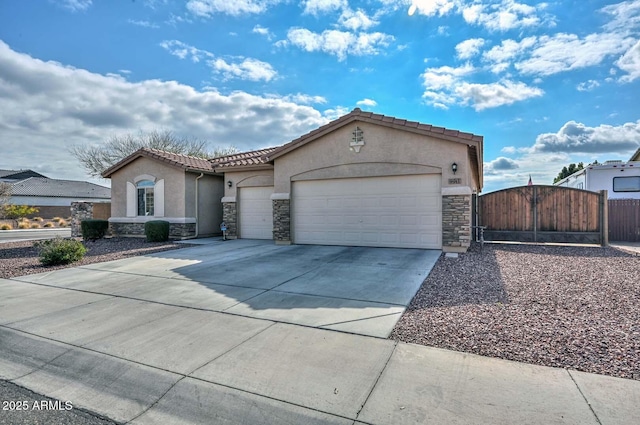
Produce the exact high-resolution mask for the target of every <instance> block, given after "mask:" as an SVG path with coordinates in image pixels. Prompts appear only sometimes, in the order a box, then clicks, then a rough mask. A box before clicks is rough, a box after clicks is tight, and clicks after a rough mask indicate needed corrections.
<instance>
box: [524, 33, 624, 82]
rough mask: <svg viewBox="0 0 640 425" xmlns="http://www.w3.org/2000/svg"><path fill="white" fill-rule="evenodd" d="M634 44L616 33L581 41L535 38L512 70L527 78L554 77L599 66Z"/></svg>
mask: <svg viewBox="0 0 640 425" xmlns="http://www.w3.org/2000/svg"><path fill="white" fill-rule="evenodd" d="M634 42H635V40H634V39H633V38H632V37H624V36H622V35H621V34H616V33H596V34H589V35H587V36H586V37H584V38H580V37H578V36H577V35H575V34H563V33H559V34H555V35H552V36H548V35H544V36H541V37H538V39H537V41H536V44H535V47H534V48H533V50H532V51H531V52H530V54H528V57H527V58H526V59H523V60H521V61H519V62H517V63H515V65H514V66H515V68H516V69H517V70H518V71H520V72H521V73H523V74H526V75H542V76H545V75H553V74H557V73H559V72H565V71H570V70H574V69H580V68H586V67H589V66H594V65H599V64H600V63H602V62H603V61H604V59H605V58H607V57H609V56H613V55H616V54H620V53H623V52H625V51H626V50H627V49H629V48H630V47H631V45H632V44H633V43H634Z"/></svg>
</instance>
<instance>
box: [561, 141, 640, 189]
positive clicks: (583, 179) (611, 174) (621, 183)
mask: <svg viewBox="0 0 640 425" xmlns="http://www.w3.org/2000/svg"><path fill="white" fill-rule="evenodd" d="M636 153H637V154H638V153H640V152H636ZM633 158H634V157H632V159H633ZM554 184H555V185H556V186H568V187H573V188H576V189H584V190H590V191H593V192H597V191H600V190H606V191H607V196H608V198H609V199H640V162H638V161H629V162H623V161H606V162H605V163H604V164H596V165H593V164H592V165H587V166H586V167H585V168H583V169H582V170H579V171H576V172H575V173H573V174H571V175H570V176H569V177H566V178H564V179H562V180H560V181H558V182H556V183H554Z"/></svg>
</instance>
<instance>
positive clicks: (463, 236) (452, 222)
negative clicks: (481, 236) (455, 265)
mask: <svg viewBox="0 0 640 425" xmlns="http://www.w3.org/2000/svg"><path fill="white" fill-rule="evenodd" d="M470 245H471V195H444V194H443V196H442V250H443V251H445V252H465V251H466V250H467V248H469V246H470Z"/></svg>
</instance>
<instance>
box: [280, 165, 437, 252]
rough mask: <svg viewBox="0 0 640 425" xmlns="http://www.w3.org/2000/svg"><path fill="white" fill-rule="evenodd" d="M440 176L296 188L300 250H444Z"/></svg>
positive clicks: (315, 182) (296, 229) (295, 219)
mask: <svg viewBox="0 0 640 425" xmlns="http://www.w3.org/2000/svg"><path fill="white" fill-rule="evenodd" d="M440 180H441V177H440V175H414V176H391V177H367V178H353V179H334V180H312V181H298V182H294V183H293V197H294V198H293V202H292V209H293V212H292V214H293V216H292V218H293V231H294V234H293V238H294V240H293V241H294V243H298V244H319V245H347V246H378V247H396V248H432V249H441V248H442V196H441V194H440Z"/></svg>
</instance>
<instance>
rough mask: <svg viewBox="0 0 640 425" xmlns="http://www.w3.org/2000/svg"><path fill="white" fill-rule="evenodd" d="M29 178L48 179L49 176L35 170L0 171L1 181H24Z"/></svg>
mask: <svg viewBox="0 0 640 425" xmlns="http://www.w3.org/2000/svg"><path fill="white" fill-rule="evenodd" d="M29 177H42V178H45V179H46V178H47V176H43V175H42V174H40V173H36V172H35V171H33V170H0V179H3V180H24V179H28V178H29Z"/></svg>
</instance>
